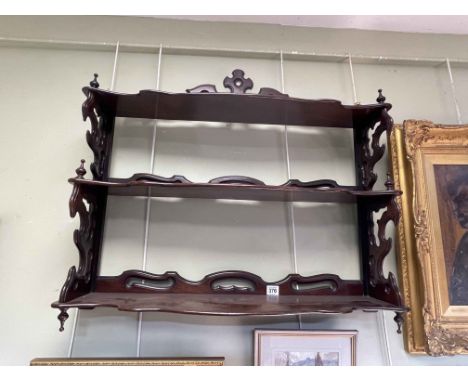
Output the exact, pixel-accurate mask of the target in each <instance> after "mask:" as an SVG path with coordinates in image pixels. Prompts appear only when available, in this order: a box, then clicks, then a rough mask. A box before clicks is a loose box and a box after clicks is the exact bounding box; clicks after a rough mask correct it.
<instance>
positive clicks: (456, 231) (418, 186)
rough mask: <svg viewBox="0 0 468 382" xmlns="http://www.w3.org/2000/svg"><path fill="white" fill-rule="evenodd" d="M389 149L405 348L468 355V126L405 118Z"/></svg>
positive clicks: (397, 127) (419, 351) (391, 139)
mask: <svg viewBox="0 0 468 382" xmlns="http://www.w3.org/2000/svg"><path fill="white" fill-rule="evenodd" d="M390 148H391V149H390V153H391V160H392V169H393V176H394V180H395V188H397V189H401V190H402V191H403V195H402V196H401V197H400V198H399V199H398V204H399V207H400V209H401V211H402V214H401V215H402V218H401V220H400V224H399V227H398V237H397V239H398V240H397V241H398V243H397V253H398V263H399V271H400V272H399V274H400V284H401V286H402V288H401V289H402V294H403V298H404V303H405V305H407V306H409V307H410V309H411V311H410V312H409V313H408V314H407V319H406V322H405V325H404V335H405V347H406V350H407V351H408V352H410V353H427V354H430V355H434V356H436V355H437V356H439V355H454V354H468V301H466V300H465V297H464V296H466V298H468V273H467V272H468V252H467V248H466V247H467V246H468V209H467V208H468V125H457V126H450V125H436V124H434V123H432V122H430V121H417V120H408V121H405V122H404V123H403V125H396V126H395V129H394V131H393V133H392V135H391V137H390ZM460 264H461V265H460ZM465 265H466V267H465ZM465 292H466V293H465Z"/></svg>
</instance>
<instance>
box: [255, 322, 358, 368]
mask: <svg viewBox="0 0 468 382" xmlns="http://www.w3.org/2000/svg"><path fill="white" fill-rule="evenodd" d="M356 338H357V331H355V330H352V331H316V330H255V331H254V340H255V352H254V354H255V359H254V365H255V366H355V365H356Z"/></svg>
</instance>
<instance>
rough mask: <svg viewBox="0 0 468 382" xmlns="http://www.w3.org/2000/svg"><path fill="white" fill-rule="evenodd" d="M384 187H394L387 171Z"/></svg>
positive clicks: (388, 188) (391, 188)
mask: <svg viewBox="0 0 468 382" xmlns="http://www.w3.org/2000/svg"><path fill="white" fill-rule="evenodd" d="M384 184H385V187H387V190H388V191H390V190H393V188H394V187H395V183H394V182H393V179H392V176H391V175H390V173H389V172H387V180H386V181H385V183H384Z"/></svg>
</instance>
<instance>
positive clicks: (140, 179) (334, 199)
mask: <svg viewBox="0 0 468 382" xmlns="http://www.w3.org/2000/svg"><path fill="white" fill-rule="evenodd" d="M68 181H69V182H70V183H72V184H79V185H82V186H83V187H87V188H89V189H93V188H103V189H104V190H105V192H107V194H108V195H121V196H148V195H149V192H151V196H153V197H177V198H200V199H237V200H258V201H282V202H288V201H289V202H322V203H356V202H357V201H358V200H368V201H373V200H374V201H390V200H391V199H392V198H393V197H394V196H398V195H400V194H401V192H400V191H397V190H385V191H367V190H360V189H358V188H356V187H352V186H340V185H338V184H337V183H336V182H334V181H330V180H318V181H312V182H301V181H299V180H297V179H292V180H289V181H288V182H286V183H284V184H281V185H278V186H271V185H266V184H264V183H263V182H261V181H259V180H256V179H252V178H246V177H238V176H235V177H230V176H225V177H223V178H222V179H220V178H217V179H213V180H211V181H209V182H208V183H192V182H190V181H189V180H188V179H186V178H185V177H183V176H180V175H176V176H173V177H171V178H164V177H161V176H156V175H152V174H136V175H134V176H132V177H131V178H127V179H119V178H109V180H107V181H100V180H91V179H80V178H70V179H69V180H68Z"/></svg>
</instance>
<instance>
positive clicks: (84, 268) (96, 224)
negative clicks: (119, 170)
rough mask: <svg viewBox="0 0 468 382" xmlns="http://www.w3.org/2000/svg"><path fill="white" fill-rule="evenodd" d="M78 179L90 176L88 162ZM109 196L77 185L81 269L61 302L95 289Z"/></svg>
mask: <svg viewBox="0 0 468 382" xmlns="http://www.w3.org/2000/svg"><path fill="white" fill-rule="evenodd" d="M76 173H77V175H78V176H77V178H83V175H84V174H85V173H86V170H85V169H84V160H82V161H81V166H80V167H79V168H78V169H77V170H76ZM106 201H107V195H106V193H105V191H103V190H99V189H96V188H95V189H90V187H89V186H86V185H83V184H77V183H75V184H74V186H73V191H72V195H71V197H70V202H69V206H70V216H71V217H75V216H76V215H78V216H79V218H80V226H79V228H78V229H76V230H75V231H74V232H73V241H74V243H75V245H76V247H77V248H78V254H79V264H78V269H77V268H76V267H75V266H72V267H71V268H70V269H69V271H68V275H67V279H66V281H65V283H64V285H63V286H62V290H61V291H60V297H59V302H61V303H63V302H68V301H70V300H73V299H74V298H77V297H79V296H81V295H84V294H87V293H89V292H91V291H92V290H94V286H95V283H96V277H97V274H98V266H99V258H100V252H101V244H102V234H103V227H104V217H105V208H106ZM66 311H67V309H61V312H60V314H59V316H58V318H59V320H60V323H61V325H60V330H61V331H62V330H63V324H64V322H65V320H66V319H67V318H68V314H67V312H66Z"/></svg>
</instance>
